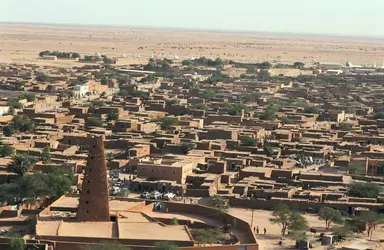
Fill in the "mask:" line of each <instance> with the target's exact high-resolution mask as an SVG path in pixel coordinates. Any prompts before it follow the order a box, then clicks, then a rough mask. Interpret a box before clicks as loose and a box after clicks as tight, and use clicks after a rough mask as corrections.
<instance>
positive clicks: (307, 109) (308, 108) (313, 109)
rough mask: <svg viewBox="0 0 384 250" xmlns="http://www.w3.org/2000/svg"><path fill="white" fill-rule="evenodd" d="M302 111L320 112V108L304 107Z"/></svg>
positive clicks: (309, 112)
mask: <svg viewBox="0 0 384 250" xmlns="http://www.w3.org/2000/svg"><path fill="white" fill-rule="evenodd" d="M304 113H308V114H320V110H319V109H318V108H317V107H313V106H311V107H307V108H305V109H304Z"/></svg>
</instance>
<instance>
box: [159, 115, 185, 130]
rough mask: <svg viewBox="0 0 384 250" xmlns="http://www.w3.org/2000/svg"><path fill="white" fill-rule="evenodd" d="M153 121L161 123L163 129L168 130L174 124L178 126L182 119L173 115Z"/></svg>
mask: <svg viewBox="0 0 384 250" xmlns="http://www.w3.org/2000/svg"><path fill="white" fill-rule="evenodd" d="M152 121H153V122H156V123H157V124H159V125H160V127H161V129H162V130H167V129H169V128H170V127H172V126H177V125H179V124H180V121H179V120H178V119H177V118H172V117H161V118H157V119H154V120H152Z"/></svg>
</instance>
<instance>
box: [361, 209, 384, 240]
mask: <svg viewBox="0 0 384 250" xmlns="http://www.w3.org/2000/svg"><path fill="white" fill-rule="evenodd" d="M358 219H359V220H360V221H362V222H364V223H365V224H366V225H367V232H368V237H369V238H370V239H372V235H373V232H374V231H375V230H376V227H377V226H378V225H379V224H382V223H384V216H383V215H382V214H378V213H376V212H374V211H364V212H362V213H361V215H360V216H359V217H358Z"/></svg>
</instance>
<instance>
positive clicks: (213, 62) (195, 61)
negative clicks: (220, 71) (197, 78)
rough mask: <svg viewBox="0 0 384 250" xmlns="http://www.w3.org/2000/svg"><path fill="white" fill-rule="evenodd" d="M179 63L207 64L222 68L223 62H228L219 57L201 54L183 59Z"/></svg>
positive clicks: (185, 64)
mask: <svg viewBox="0 0 384 250" xmlns="http://www.w3.org/2000/svg"><path fill="white" fill-rule="evenodd" d="M181 64H182V65H183V66H209V67H220V68H222V67H223V66H224V65H225V64H228V62H227V61H225V60H222V59H221V58H220V57H218V58H216V59H215V60H213V59H210V58H206V57H204V56H203V57H200V58H197V59H185V60H183V61H182V62H181Z"/></svg>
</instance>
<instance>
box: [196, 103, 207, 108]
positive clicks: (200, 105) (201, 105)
mask: <svg viewBox="0 0 384 250" xmlns="http://www.w3.org/2000/svg"><path fill="white" fill-rule="evenodd" d="M196 109H199V110H208V107H207V106H206V105H204V104H202V103H199V104H197V105H196Z"/></svg>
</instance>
